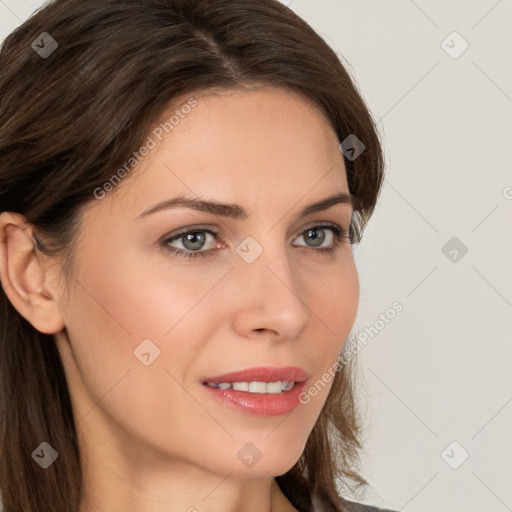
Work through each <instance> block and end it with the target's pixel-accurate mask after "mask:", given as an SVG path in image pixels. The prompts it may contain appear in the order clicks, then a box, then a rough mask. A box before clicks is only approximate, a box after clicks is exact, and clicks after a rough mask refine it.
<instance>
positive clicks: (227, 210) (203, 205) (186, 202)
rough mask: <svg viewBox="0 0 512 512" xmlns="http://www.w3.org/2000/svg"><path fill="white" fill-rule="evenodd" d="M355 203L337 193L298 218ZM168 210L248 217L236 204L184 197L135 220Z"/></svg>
mask: <svg viewBox="0 0 512 512" xmlns="http://www.w3.org/2000/svg"><path fill="white" fill-rule="evenodd" d="M355 203H356V198H355V197H354V196H353V195H351V194H348V193H346V192H339V193H337V194H335V195H332V196H329V197H326V198H325V199H322V200H320V201H318V202H316V203H313V204H310V205H309V206H306V207H305V208H304V209H303V210H302V211H300V212H299V217H305V216H306V215H310V214H312V213H315V212H320V211H323V210H327V209H328V208H330V207H331V206H334V205H335V204H348V205H350V206H352V208H354V206H355ZM170 208H191V209H193V210H198V211H201V212H208V213H212V214H214V215H219V216H222V217H230V218H233V219H246V218H247V217H249V214H248V213H247V212H246V211H245V210H244V208H242V207H241V206H239V205H237V204H230V203H219V202H216V201H204V200H202V199H194V198H189V197H186V196H177V197H174V198H172V199H167V200H165V201H162V202H160V203H157V204H155V205H153V206H151V207H149V208H148V209H146V210H144V211H143V212H142V213H141V214H140V215H139V216H138V217H137V219H140V218H142V217H146V216H147V215H150V214H152V213H155V212H159V211H161V210H167V209H170Z"/></svg>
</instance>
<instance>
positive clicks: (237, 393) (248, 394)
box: [201, 366, 309, 416]
mask: <svg viewBox="0 0 512 512" xmlns="http://www.w3.org/2000/svg"><path fill="white" fill-rule="evenodd" d="M308 377H309V376H308V374H307V373H306V372H305V371H304V370H302V369H301V368H297V367H294V366H290V367H286V368H270V367H257V368H250V369H248V370H242V371H237V372H230V373H226V374H224V375H219V376H216V377H207V378H205V379H202V380H201V383H202V384H203V387H204V389H205V390H206V391H207V392H208V394H209V395H210V396H211V397H213V398H214V399H216V400H217V401H218V402H220V403H221V404H223V405H225V406H228V407H230V408H233V409H236V410H238V411H241V412H244V413H248V414H256V415H259V416H277V415H281V414H286V413H289V412H291V411H292V410H293V409H295V408H296V407H297V406H298V405H299V403H300V402H299V395H300V393H301V392H302V390H303V389H304V387H305V381H306V380H307V379H308Z"/></svg>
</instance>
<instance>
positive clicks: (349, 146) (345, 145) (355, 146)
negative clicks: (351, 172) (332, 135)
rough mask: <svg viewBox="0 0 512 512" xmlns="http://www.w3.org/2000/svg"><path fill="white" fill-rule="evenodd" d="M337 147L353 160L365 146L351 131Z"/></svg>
mask: <svg viewBox="0 0 512 512" xmlns="http://www.w3.org/2000/svg"><path fill="white" fill-rule="evenodd" d="M339 148H340V151H341V152H342V153H343V154H344V155H345V157H346V158H347V159H348V160H350V161H351V162H353V161H354V160H355V159H356V158H357V157H358V156H359V155H360V154H361V153H362V152H363V151H364V150H365V149H366V146H365V145H364V144H363V143H362V142H361V141H360V140H359V139H358V138H357V137H356V136H355V135H354V134H353V133H351V134H350V135H349V136H348V137H347V138H346V139H345V140H344V141H343V142H342V143H341V144H340V145H339Z"/></svg>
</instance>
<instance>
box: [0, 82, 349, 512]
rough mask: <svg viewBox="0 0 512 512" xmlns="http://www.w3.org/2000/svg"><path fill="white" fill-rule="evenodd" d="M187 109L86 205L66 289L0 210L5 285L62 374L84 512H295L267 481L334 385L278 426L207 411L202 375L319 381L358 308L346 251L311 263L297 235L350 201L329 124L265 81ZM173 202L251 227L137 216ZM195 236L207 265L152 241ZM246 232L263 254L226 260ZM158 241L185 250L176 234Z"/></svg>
mask: <svg viewBox="0 0 512 512" xmlns="http://www.w3.org/2000/svg"><path fill="white" fill-rule="evenodd" d="M188 97H189V96H187V97H184V98H185V100H186V99H187V98H188ZM194 97H195V98H196V99H197V101H198V104H197V106H196V107H195V108H193V109H192V111H191V113H190V114H188V115H187V116H186V117H185V118H184V119H182V120H180V123H179V124H178V125H177V126H176V127H175V128H174V129H173V130H172V131H171V132H169V134H168V135H166V136H165V138H164V139H163V140H162V141H161V142H160V143H159V144H158V146H157V147H156V148H155V149H153V150H152V151H151V152H150V154H149V155H148V156H147V157H145V158H144V160H143V161H142V162H141V163H140V164H139V166H138V168H136V169H135V170H134V171H133V172H132V173H131V174H130V175H129V176H128V177H126V178H125V179H124V180H123V181H122V182H121V183H120V184H119V185H118V186H117V187H116V189H115V190H114V191H113V192H111V193H109V194H107V196H106V197H105V198H104V199H102V200H96V199H94V200H92V201H90V202H89V203H87V204H86V205H85V208H84V210H83V217H82V223H81V228H80V233H79V236H78V238H77V240H75V242H76V243H77V244H78V245H77V247H78V250H77V252H76V259H75V261H74V265H73V267H72V269H71V272H70V274H69V275H68V276H67V283H68V287H66V279H65V274H64V272H63V270H62V267H61V263H60V261H59V259H58V258H56V257H52V258H50V257H48V256H44V255H42V254H41V253H40V252H36V251H35V250H34V244H33V241H32V239H31V235H32V233H33V231H32V227H31V226H30V225H27V224H26V223H25V219H24V218H23V217H22V216H21V215H19V214H15V213H3V214H2V215H1V216H0V236H1V244H0V248H1V252H0V271H1V279H2V284H3V286H4V289H5V290H6V293H7V294H8V296H9V299H10V300H11V302H12V303H13V305H14V306H15V307H16V309H17V310H18V311H19V312H20V314H21V315H23V316H24V317H25V318H26V319H27V320H28V321H30V322H31V324H32V325H33V326H34V327H35V328H36V329H38V330H40V331H41V332H45V333H49V334H54V335H55V341H56V343H57V347H58V350H59V353H60V355H61V358H62V361H63V364H64V368H65V373H66V378H67V381H68V385H69V389H70V393H71V397H72V402H73V408H74V411H75V416H76V418H77V429H78V434H79V439H80V445H81V450H82V452H83V454H84V472H85V473H84V474H85V499H84V501H83V504H82V507H81V510H80V512H97V511H99V510H102V511H106V510H108V511H113V512H114V511H116V512H117V511H126V510H130V511H133V512H139V511H140V512H142V511H144V512H156V511H158V512H160V511H163V510H165V511H169V510H170V511H183V512H185V511H189V512H193V511H196V510H197V511H198V512H216V511H222V512H230V511H232V512H235V511H236V512H240V511H244V512H256V511H258V512H268V511H270V510H273V511H274V512H277V511H281V512H283V511H292V510H295V509H294V508H293V507H292V506H291V504H290V503H289V502H288V500H287V499H286V498H285V497H284V495H283V494H282V493H281V491H280V490H279V488H278V487H277V484H276V482H275V481H274V480H273V477H275V476H277V475H281V474H283V473H285V472H286V471H288V470H289V469H290V468H291V467H292V466H293V465H294V464H295V462H296V461H297V460H298V459H299V457H300V455H301V453H302V451H303V449H304V447H305V444H306V441H307V439H308V436H309V434H310V432H311V430H312V428H313V426H314V424H315V421H316V420H317V418H318V416H319V414H320V411H321V408H322V406H323V404H324V403H325V400H326V399H327V395H328V391H329V389H330V384H328V385H327V386H325V387H324V388H323V389H322V390H321V391H320V392H319V393H318V394H317V395H316V396H315V397H312V398H311V401H310V402H309V403H308V404H307V405H300V406H299V407H298V408H297V409H295V410H294V411H293V412H292V413H291V414H289V415H288V416H286V417H285V416H274V417H261V416H255V415H250V414H247V413H242V412H239V411H236V410H233V409H230V408H228V407H226V406H224V405H222V404H218V403H216V402H215V401H213V400H212V398H210V397H209V396H208V395H207V393H205V390H204V389H203V386H202V384H201V379H202V378H203V377H205V376H213V375H219V374H222V373H225V372H228V371H233V370H239V369H244V368H248V367H251V366H260V365H263V366H276V367H280V366H299V367H301V368H303V369H305V370H306V371H307V372H308V374H309V376H310V377H309V382H310V383H314V382H315V381H317V380H318V379H320V378H321V376H322V374H324V373H325V372H326V371H327V370H328V369H329V368H330V367H331V366H332V365H333V363H334V362H335V361H336V358H337V356H338V355H339V354H340V352H341V350H342V347H343V343H344V341H345V340H346V338H347V336H348V334H349V332H350V329H351V328H352V325H353V323H354V320H355V317H356V314H357V307H358V301H359V282H358V276H357V270H356V266H355V262H354V258H353V254H352V247H351V246H350V244H349V242H348V240H346V239H342V240H341V244H340V245H339V246H338V248H337V249H336V251H335V252H334V253H321V252H319V249H318V248H317V247H316V246H315V245H314V242H312V241H311V238H308V235H307V232H306V233H305V234H304V231H305V230H306V228H309V227H313V226H315V225H318V224H322V223H324V222H329V223H334V224H336V225H339V226H340V227H342V228H345V229H347V230H348V227H349V224H350V220H351V214H352V207H351V206H350V205H349V204H336V205H334V206H331V207H330V208H329V209H327V210H325V211H321V212H317V213H313V214H310V215H308V216H306V217H303V218H299V217H298V212H299V211H300V210H302V209H303V208H304V207H305V206H307V205H309V204H311V203H313V202H316V201H319V200H321V199H324V198H326V197H328V196H330V195H332V194H334V193H336V192H348V185H347V181H346V175H345V168H344V164H343V158H342V154H341V153H340V151H339V149H338V144H339V142H338V140H337V138H336V135H335V133H334V131H333V130H332V128H331V127H330V126H329V124H328V123H327V121H326V119H325V118H324V116H323V115H322V114H321V113H320V112H319V111H318V110H317V109H316V108H315V107H314V106H313V105H312V104H311V103H310V102H309V101H308V100H306V99H305V98H303V97H302V96H300V95H298V94H296V93H294V92H290V91H287V90H284V89H279V88H274V87H264V88H259V89H255V90H236V91H234V90H232V91H223V92H221V93H219V92H218V93H216V94H212V93H211V92H210V93H203V94H197V95H194ZM175 108H176V107H175V106H173V108H171V109H169V112H163V113H162V119H168V118H169V116H170V115H172V112H173V111H174V110H175ZM182 193H183V194H189V195H191V196H192V197H197V196H199V197H201V198H202V199H210V200H216V201H219V202H226V203H236V204H238V205H240V206H242V207H243V208H245V209H246V210H247V212H248V213H249V214H250V215H249V217H248V218H245V219H232V218H227V217H221V216H216V215H213V214H211V213H206V212H201V211H196V210H192V209H188V208H182V207H181V208H179V209H172V210H171V209H168V210H162V211H159V212H157V213H153V214H151V215H148V216H145V217H143V218H140V219H137V217H138V215H140V214H141V212H143V211H144V210H146V209H148V208H149V207H151V206H152V205H154V204H156V203H158V202H160V201H163V200H166V199H170V198H172V197H174V196H176V195H178V194H182ZM198 224H199V225H201V226H202V227H211V228H216V229H218V230H219V231H220V235H219V236H218V237H217V239H215V238H214V237H212V236H211V235H208V234H205V236H206V237H207V238H206V239H205V243H204V245H203V247H202V248H201V250H202V251H205V252H206V251H208V253H209V255H207V256H206V257H204V258H201V257H198V258H195V259H191V260H189V259H187V258H184V257H182V256H179V255H173V254H171V253H169V252H166V250H165V249H164V248H163V247H160V246H159V242H160V241H161V240H162V239H163V238H164V237H166V235H173V234H174V233H176V231H178V230H179V229H180V228H184V227H188V226H194V227H195V226H197V225H198ZM323 233H324V234H325V236H326V239H325V241H324V242H323V244H322V247H329V246H331V245H332V242H331V238H330V234H331V231H330V230H328V229H327V230H325V231H324V232H323ZM248 236H251V237H253V238H254V239H255V240H256V241H257V242H258V243H259V244H260V245H261V246H262V247H263V253H262V254H261V255H260V256H259V257H258V258H257V259H256V260H255V261H254V262H252V263H250V264H249V263H247V262H246V261H245V260H244V259H242V258H241V257H240V256H239V255H238V254H237V252H236V247H237V246H238V245H239V244H240V243H241V242H242V241H243V240H244V239H245V238H246V237H248ZM168 238H169V236H168ZM171 245H172V246H174V247H176V248H180V249H182V250H185V249H187V248H190V244H189V245H187V246H185V245H184V240H183V238H182V239H181V240H180V239H177V240H174V242H172V243H171ZM189 250H190V249H189ZM68 292H69V293H68ZM147 338H149V339H151V340H152V342H153V343H154V344H155V345H157V346H158V347H159V349H160V351H161V353H160V357H158V358H157V359H156V360H155V361H154V362H153V363H152V364H151V365H150V366H144V365H143V364H142V363H141V362H140V361H139V360H138V359H137V358H136V357H135V356H134V350H135V349H136V348H137V346H138V345H139V344H140V343H141V341H142V340H144V339H147ZM248 442H251V443H253V444H254V445H255V446H256V447H257V448H258V450H259V451H260V452H261V454H262V457H261V459H260V460H259V461H258V462H257V463H256V464H255V465H253V466H252V467H250V468H248V467H246V466H245V465H244V464H243V463H242V462H241V461H240V460H239V459H238V457H237V452H238V451H239V450H240V449H241V448H242V447H243V446H244V445H245V444H246V443H248ZM55 463H56V464H58V459H57V461H56V462H55Z"/></svg>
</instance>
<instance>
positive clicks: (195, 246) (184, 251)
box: [161, 228, 219, 259]
mask: <svg viewBox="0 0 512 512" xmlns="http://www.w3.org/2000/svg"><path fill="white" fill-rule="evenodd" d="M208 235H209V236H211V237H212V238H213V239H215V238H216V237H218V235H219V233H218V232H216V231H213V230H211V229H204V228H203V229H198V228H196V229H194V230H190V229H189V230H187V231H183V232H181V233H180V234H178V235H175V236H173V237H171V238H166V239H165V240H163V241H162V243H161V245H162V246H163V247H164V248H165V249H166V250H167V251H169V252H171V253H173V254H177V255H179V256H184V257H185V258H189V259H190V258H195V257H197V256H201V257H203V256H205V255H206V254H205V253H206V252H207V251H201V249H203V246H204V245H205V243H206V241H207V238H208ZM171 242H172V243H176V242H177V243H179V244H181V246H182V247H173V246H172V245H171Z"/></svg>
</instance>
